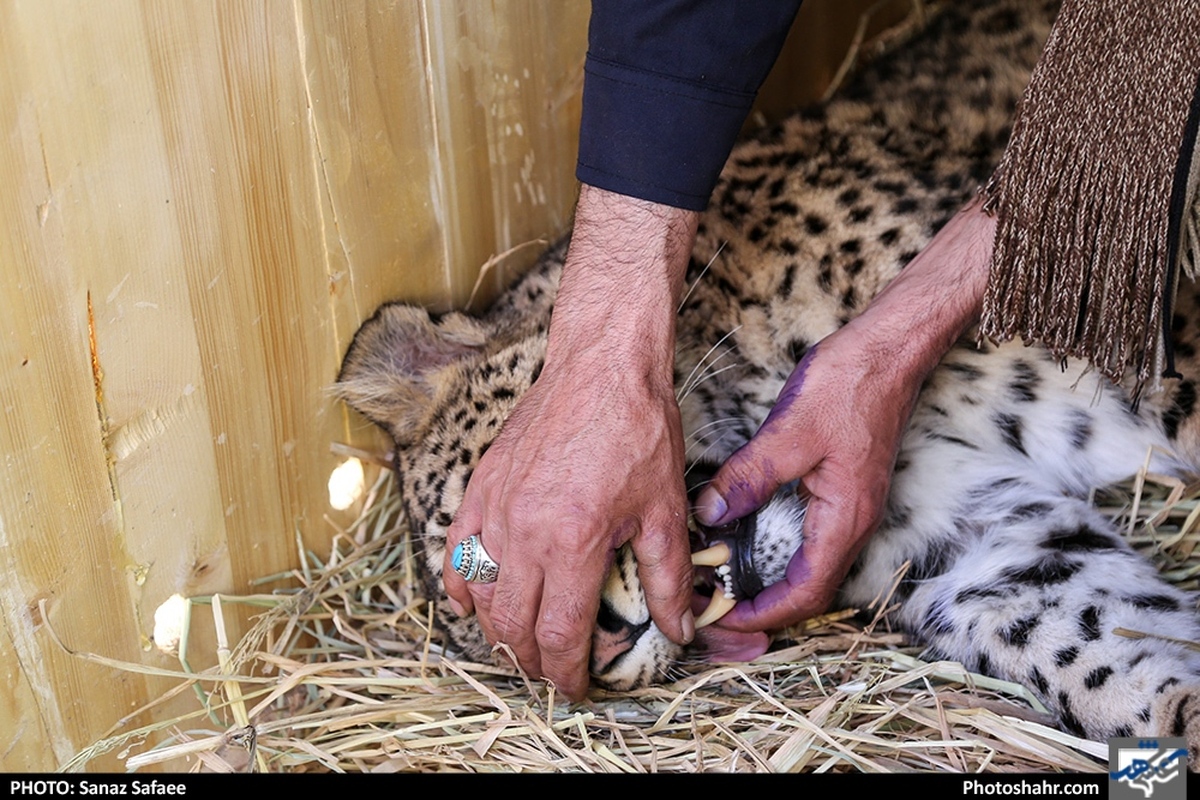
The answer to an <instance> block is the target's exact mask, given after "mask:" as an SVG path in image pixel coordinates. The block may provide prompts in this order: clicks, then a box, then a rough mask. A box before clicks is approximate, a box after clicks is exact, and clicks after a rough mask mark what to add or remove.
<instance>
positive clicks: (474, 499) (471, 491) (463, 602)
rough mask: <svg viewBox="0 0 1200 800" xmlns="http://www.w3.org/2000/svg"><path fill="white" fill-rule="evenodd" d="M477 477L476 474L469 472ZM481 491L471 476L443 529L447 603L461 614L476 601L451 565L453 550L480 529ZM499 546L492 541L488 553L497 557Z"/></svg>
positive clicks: (444, 581)
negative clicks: (456, 510)
mask: <svg viewBox="0 0 1200 800" xmlns="http://www.w3.org/2000/svg"><path fill="white" fill-rule="evenodd" d="M472 477H478V476H472ZM482 494H483V493H482V492H481V491H479V490H478V489H476V488H475V482H474V481H473V480H472V481H470V482H468V484H467V490H466V492H465V493H464V495H463V501H462V504H461V505H460V506H459V508H458V513H457V514H455V515H454V521H453V522H451V523H450V527H449V528H447V529H446V544H445V553H444V554H443V556H442V585H443V586H444V587H445V589H446V595H447V596H448V597H449V598H450V607H451V608H452V609H454V613H456V614H458V615H459V616H460V617H465V616H469V615H470V614H472V613H474V611H475V601H474V598H473V597H472V596H471V590H470V588H469V587H468V584H467V581H466V580H465V579H464V578H463V577H462V576H461V575H459V574H458V572H457V571H456V570H455V569H454V551H455V548H457V547H458V546H459V545H460V544H461V543H462V542H463V541H464V540H466V539H467V538H469V537H471V536H480V535H481V534H482V533H483V497H482ZM499 549H500V548H499V547H498V546H496V545H495V544H493V546H492V548H491V549H488V554H489V555H490V556H491V557H492V558H493V559H496V560H497V561H498V555H499Z"/></svg>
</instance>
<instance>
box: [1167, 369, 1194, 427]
mask: <svg viewBox="0 0 1200 800" xmlns="http://www.w3.org/2000/svg"><path fill="white" fill-rule="evenodd" d="M1195 410H1196V384H1195V383H1193V382H1192V381H1183V382H1182V383H1180V384H1179V388H1177V389H1176V390H1175V400H1174V402H1173V403H1172V404H1171V407H1170V408H1168V409H1167V411H1166V413H1165V414H1163V428H1165V429H1166V431H1167V437H1168V438H1171V439H1174V438H1175V437H1176V436H1178V435H1179V426H1180V425H1181V424H1182V423H1183V422H1184V421H1186V420H1187V419H1188V417H1190V416H1191V415H1192V412H1193V411H1195Z"/></svg>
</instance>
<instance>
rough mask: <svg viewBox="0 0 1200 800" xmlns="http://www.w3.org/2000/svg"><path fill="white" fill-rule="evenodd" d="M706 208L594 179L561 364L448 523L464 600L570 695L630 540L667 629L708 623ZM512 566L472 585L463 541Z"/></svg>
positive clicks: (564, 317) (567, 290) (685, 635)
mask: <svg viewBox="0 0 1200 800" xmlns="http://www.w3.org/2000/svg"><path fill="white" fill-rule="evenodd" d="M696 218H697V215H696V214H694V213H693V212H686V211H680V210H678V209H669V208H666V207H663V206H658V205H656V204H653V203H646V202H644V201H640V200H633V199H631V198H627V197H622V196H619V195H614V194H611V193H608V192H602V191H600V190H597V189H592V188H590V187H584V190H583V192H582V193H581V196H580V203H579V208H578V210H577V214H576V224H575V232H574V235H573V238H572V244H571V249H570V253H569V255H568V259H567V264H566V267H565V268H564V272H563V278H562V282H561V286H560V289H559V295H558V298H557V301H556V304H555V312H554V318H553V320H552V323H551V327H550V334H549V343H548V347H547V354H546V363H545V367H544V368H543V370H542V373H541V375H540V376H539V378H538V380H537V381H536V382H535V383H534V385H533V387H532V388H531V389H530V390H529V391H528V392H527V393H526V394H525V395H524V397H523V398H522V399H521V401H520V402H519V403H518V405H517V407H516V409H515V410H514V412H513V414H512V415H511V416H510V417H509V419H508V421H507V422H506V423H505V426H504V428H503V430H502V431H501V433H500V435H499V436H498V437H497V439H496V440H495V442H493V444H492V446H491V447H490V448H489V449H488V451H487V453H485V454H484V456H483V458H482V459H481V460H480V462H479V464H478V466H477V467H476V468H475V470H474V472H473V474H472V476H471V479H470V481H469V484H468V486H467V489H466V492H465V494H464V497H463V502H462V505H461V507H460V509H459V512H458V514H457V516H456V517H455V520H454V523H453V524H452V525H451V527H450V529H449V530H448V531H447V542H446V552H447V555H446V561H445V564H444V571H443V581H444V583H445V588H446V592H447V593H448V594H449V596H450V598H451V602H452V603H454V604H457V608H456V611H459V612H460V613H464V614H465V613H470V612H471V611H472V610H474V612H475V613H476V614H477V616H478V619H479V623H480V626H481V627H482V629H483V632H484V634H485V635H486V636H487V637H488V640H489V641H490V642H492V643H493V644H495V643H497V642H503V643H504V644H506V645H508V646H509V647H510V648H511V649H512V652H513V654H514V655H515V657H516V659H517V661H518V662H519V663H520V665H521V666H522V667H523V668H524V669H525V670H526V672H528V673H529V674H531V675H533V676H535V677H545V678H547V679H549V680H551V681H553V682H554V683H555V685H556V686H557V687H558V689H559V690H560V691H561V692H563V693H564V694H566V695H567V696H568V697H571V698H579V697H582V695H583V694H584V692H585V691H586V688H587V681H588V676H587V666H588V654H589V650H590V646H591V641H592V634H593V631H594V629H595V627H596V618H597V612H598V609H599V603H600V591H601V587H602V585H603V583H604V581H605V579H606V578H607V576H608V572H609V567H610V566H611V564H612V559H613V554H614V552H615V551H616V549H617V548H619V547H620V546H621V545H623V544H624V543H626V542H630V543H631V545H632V547H633V550H634V554H635V556H636V557H637V561H638V574H639V578H640V579H641V583H642V587H643V590H644V591H645V594H646V601H647V605H648V606H649V609H650V613H651V615H652V616H653V618H654V620H655V622H656V624H657V625H658V627H659V629H660V630H662V632H663V633H664V634H666V635H667V636H668V637H669V638H671V639H672V640H674V641H676V642H679V643H685V642H687V641H690V639H691V638H692V635H693V632H694V631H693V622H692V619H693V618H692V614H691V611H690V608H689V603H690V598H691V571H692V570H691V561H690V558H689V553H688V537H687V528H686V510H687V505H686V503H687V501H686V496H685V492H684V485H683V473H684V466H683V436H682V431H681V423H680V418H679V409H678V405H677V403H676V401H675V392H674V385H673V366H674V324H675V309H676V306H677V304H678V298H679V293H680V287H681V286H682V281H683V271H684V269H685V268H686V264H687V257H688V254H689V253H690V251H691V244H692V240H693V239H694V236H695V223H696ZM475 534H479V535H481V539H482V542H483V544H484V547H485V548H486V549H487V551H488V553H489V554H490V555H491V556H492V557H493V558H494V559H495V560H496V561H497V562H498V563H499V564H500V571H499V577H498V579H497V580H496V582H495V583H493V584H480V583H471V584H467V583H466V582H464V581H463V579H462V578H461V577H460V576H459V575H458V574H457V573H455V572H454V570H453V569H452V567H451V565H450V553H451V552H452V551H453V549H454V547H455V546H456V545H457V544H458V543H459V542H461V541H462V540H463V539H465V538H467V537H468V536H471V535H475Z"/></svg>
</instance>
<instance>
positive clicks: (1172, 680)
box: [1154, 678, 1179, 694]
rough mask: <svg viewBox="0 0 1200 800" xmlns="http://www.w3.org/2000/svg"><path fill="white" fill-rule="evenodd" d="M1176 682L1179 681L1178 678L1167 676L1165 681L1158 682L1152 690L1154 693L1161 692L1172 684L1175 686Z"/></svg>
mask: <svg viewBox="0 0 1200 800" xmlns="http://www.w3.org/2000/svg"><path fill="white" fill-rule="evenodd" d="M1178 683H1179V678H1167V679H1166V680H1165V681H1163V682H1162V683H1160V684H1159V685H1158V688H1157V689H1155V690H1154V693H1155V694H1162V693H1163V692H1165V691H1166V690H1167V689H1170V688H1171V687H1172V686H1175V685H1177V684H1178Z"/></svg>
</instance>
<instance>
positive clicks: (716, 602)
mask: <svg viewBox="0 0 1200 800" xmlns="http://www.w3.org/2000/svg"><path fill="white" fill-rule="evenodd" d="M736 605H737V600H734V599H733V598H732V597H729V596H728V595H726V594H725V590H724V589H722V588H721V587H720V586H718V587H717V588H715V589H713V596H712V602H711V603H709V604H708V608H706V609H704V613H703V614H701V615H700V616H699V617H697V618H696V628H697V629H699V628H703V627H704V626H706V625H712V624H713V623H714V622H716V621H717V620H719V619H720V618H721V617H723V616H725V615H726V614H728V613H729V612H730V611H732V610H733V607H734V606H736Z"/></svg>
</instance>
